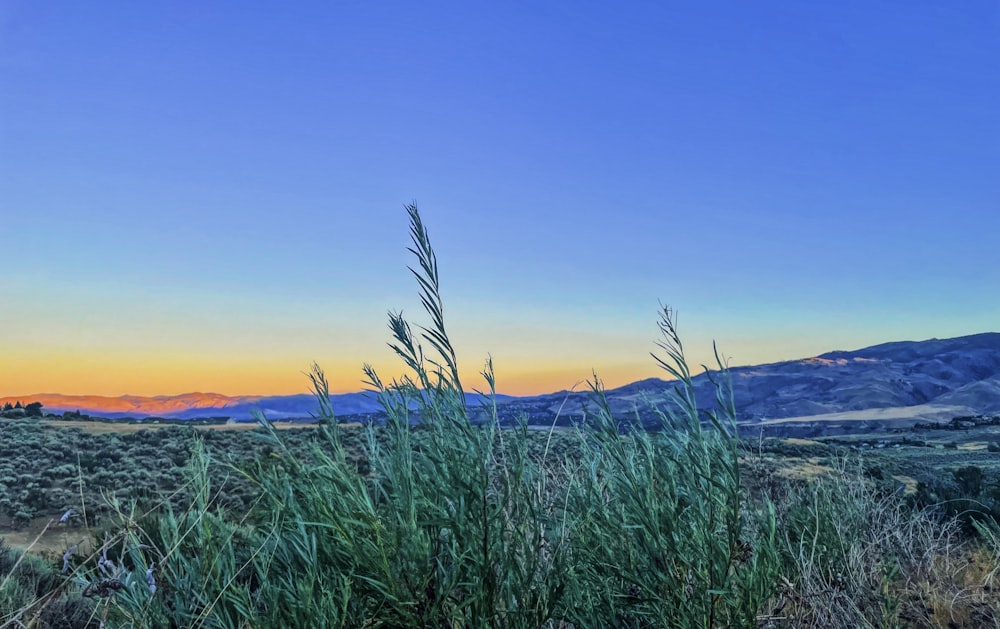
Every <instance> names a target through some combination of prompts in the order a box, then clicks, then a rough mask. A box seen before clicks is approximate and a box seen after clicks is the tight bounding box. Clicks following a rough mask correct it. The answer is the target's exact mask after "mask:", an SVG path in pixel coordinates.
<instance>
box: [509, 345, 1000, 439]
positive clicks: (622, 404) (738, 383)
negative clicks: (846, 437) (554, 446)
mask: <svg viewBox="0 0 1000 629" xmlns="http://www.w3.org/2000/svg"><path fill="white" fill-rule="evenodd" d="M730 373H731V375H732V381H733V394H734V398H735V402H736V408H737V413H738V416H739V419H740V420H741V421H744V422H761V421H767V420H774V419H787V418H803V419H807V418H821V417H822V416H824V415H830V414H836V413H844V412H849V411H873V410H876V409H890V408H891V409H905V408H912V409H913V413H912V417H913V418H915V419H920V418H936V416H937V415H938V414H940V415H942V416H946V415H954V414H970V415H972V414H983V413H998V412H1000V333H995V332H989V333H984V334H975V335H971V336H963V337H958V338H952V339H930V340H927V341H897V342H892V343H883V344H880V345H875V346H872V347H866V348H863V349H859V350H854V351H833V352H827V353H825V354H821V355H819V356H815V357H811V358H804V359H801V360H789V361H782V362H777V363H770V364H765V365H754V366H745V367H733V368H731V369H730ZM694 384H695V391H696V397H697V400H698V404H699V406H700V407H701V408H712V407H713V406H714V395H715V392H714V389H713V386H712V384H711V383H710V382H709V380H708V378H707V377H706V376H705V375H704V374H701V375H698V376H695V377H694ZM674 386H675V383H673V382H669V381H665V380H660V379H657V378H650V379H647V380H641V381H639V382H634V383H632V384H628V385H625V386H623V387H618V388H616V389H611V390H608V391H607V392H606V394H607V398H608V402H609V404H610V405H611V408H612V410H613V411H615V412H616V413H619V414H623V416H624V414H633V415H634V414H635V413H636V412H639V414H640V415H645V416H646V417H647V418H648V417H649V413H648V412H644V409H648V408H649V406H650V403H652V404H663V403H664V402H665V401H666V399H667V396H668V393H669V391H670V390H671V389H673V387H674ZM589 400H590V395H589V394H587V393H566V392H563V393H555V394H549V395H543V396H537V397H535V398H532V399H530V400H517V401H515V402H513V403H512V404H510V405H507V408H508V409H510V410H513V409H511V408H510V407H511V406H514V407H516V406H519V405H520V406H522V407H524V410H525V411H527V412H529V414H530V415H531V416H533V417H541V416H542V415H543V414H548V415H549V416H550V417H554V416H555V413H556V412H557V410H558V409H560V408H561V414H562V415H563V416H572V415H577V416H580V415H581V414H582V412H583V410H584V408H585V407H586V406H587V404H588V403H589ZM529 409H530V410H529ZM896 414H897V415H902V416H905V415H906V413H904V412H898V413H896Z"/></svg>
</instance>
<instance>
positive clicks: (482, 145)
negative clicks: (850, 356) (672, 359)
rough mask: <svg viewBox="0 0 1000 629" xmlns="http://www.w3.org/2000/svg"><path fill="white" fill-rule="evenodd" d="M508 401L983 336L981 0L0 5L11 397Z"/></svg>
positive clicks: (984, 63)
mask: <svg viewBox="0 0 1000 629" xmlns="http://www.w3.org/2000/svg"><path fill="white" fill-rule="evenodd" d="M412 200H416V202H417V203H418V205H419V207H420V209H421V213H422V216H423V218H424V220H425V222H426V224H427V225H428V229H429V231H430V236H431V239H432V242H433V244H434V246H435V248H436V250H437V254H438V259H439V263H440V268H441V274H442V282H443V294H444V300H445V308H446V313H445V314H446V320H447V324H448V326H449V328H450V331H451V334H452V337H453V339H454V341H455V344H456V346H457V348H458V351H459V359H460V362H461V364H462V365H463V368H464V370H466V371H467V372H468V373H469V375H468V376H467V377H466V378H465V380H466V383H468V384H471V385H472V386H482V385H481V380H479V379H477V378H475V377H474V374H475V373H476V372H478V370H479V369H480V368H481V366H482V363H483V361H484V360H485V358H486V356H487V355H488V354H492V356H493V359H494V363H495V366H496V369H497V373H498V388H499V389H500V390H501V391H502V392H506V393H512V394H527V393H541V392H547V391H555V390H560V389H565V388H569V387H572V386H573V385H574V384H575V383H577V382H578V381H580V380H583V379H585V378H587V377H588V376H589V375H590V373H591V371H592V370H596V371H597V373H598V374H599V375H600V376H601V377H602V378H603V379H604V380H605V382H606V384H607V385H608V386H615V385H620V384H625V383H627V382H629V381H633V380H637V379H640V378H645V377H651V376H658V375H661V374H660V373H659V372H658V371H657V369H656V367H655V365H654V363H653V361H652V360H651V359H650V358H649V355H648V353H649V351H650V350H652V349H654V341H655V340H656V338H657V335H656V325H655V324H656V315H657V311H658V308H659V306H658V304H659V302H661V301H662V302H663V303H666V304H670V305H671V306H673V307H675V308H676V309H677V310H678V311H679V312H680V331H681V333H682V335H683V337H684V339H685V343H686V346H687V348H688V350H689V354H690V356H691V358H692V361H693V362H695V363H701V362H707V361H708V360H709V358H710V356H711V343H712V340H713V339H715V340H717V341H718V343H719V345H720V348H721V349H722V351H723V352H724V354H725V355H726V356H729V357H731V360H732V363H733V364H737V365H738V364H753V363H760V362H773V361H778V360H784V359H792V358H801V357H806V356H812V355H815V354H818V353H822V352H825V351H828V350H833V349H856V348H859V347H863V346H866V345H871V344H875V343H879V342H884V341H890V340H921V339H926V338H931V337H938V338H944V337H950V336H959V335H964V334H972V333H977V332H986V331H1000V218H998V213H1000V4H998V3H997V2H995V1H994V0H970V1H969V2H961V3H952V2H940V1H934V2H927V1H922V0H905V1H904V0H898V1H885V2H872V1H870V0H858V1H851V0H846V1H842V2H753V3H748V2H676V3H675V2H578V1H574V2H568V1H559V2H547V1H542V2H531V3H507V2H477V1H472V2H458V1H455V2H434V1H429V2H384V1H380V0H369V1H362V0H343V1H323V2H320V1H317V2H292V3H247V2H211V3H204V2H126V1H106V2H105V1H101V2H69V1H58V0H53V1H46V2H29V1H27V0H23V1H18V0H0V237H2V242H3V247H2V251H0V396H4V395H27V394H31V393H41V392H53V393H66V394H96V395H121V394H126V393H128V394H136V395H152V394H175V393H182V392H189V391H204V392H207V391H212V392H217V393H224V394H283V393H299V392H303V391H304V390H305V389H306V385H307V382H306V379H305V377H304V376H303V375H302V372H303V371H304V370H307V369H308V368H309V365H310V363H311V362H312V361H314V360H315V361H318V362H319V363H320V364H321V365H323V366H324V367H325V368H326V370H327V371H328V373H329V375H330V376H331V380H332V384H333V387H334V388H335V389H336V390H337V391H355V390H359V389H361V388H362V384H361V380H362V373H361V366H362V364H363V363H364V362H371V363H373V364H374V365H375V366H376V367H377V368H378V369H379V371H380V372H382V373H383V375H384V376H385V377H392V376H395V375H398V374H400V373H401V368H400V366H399V363H398V361H396V360H395V359H394V358H393V356H392V355H391V352H390V351H389V350H388V349H387V348H386V345H385V343H386V341H387V340H388V337H389V334H388V330H387V329H386V312H387V311H388V310H390V309H402V310H403V311H404V313H406V314H407V315H408V316H410V317H411V318H412V319H413V320H414V321H415V322H416V323H420V322H424V321H425V320H426V319H425V318H424V317H423V316H422V313H421V312H420V308H419V301H418V299H417V287H416V285H415V283H414V282H413V281H412V279H411V278H410V277H409V275H408V272H407V271H406V265H407V264H410V263H411V260H410V256H409V254H408V253H407V252H406V247H407V245H408V244H409V243H408V234H407V222H406V213H405V211H404V210H403V204H404V203H407V202H410V201H412Z"/></svg>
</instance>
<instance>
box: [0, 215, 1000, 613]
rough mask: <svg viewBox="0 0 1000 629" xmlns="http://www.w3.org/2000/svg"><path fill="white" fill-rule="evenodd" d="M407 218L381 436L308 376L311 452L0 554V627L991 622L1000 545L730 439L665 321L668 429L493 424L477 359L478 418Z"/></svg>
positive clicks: (189, 482) (723, 413)
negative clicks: (418, 305)
mask: <svg viewBox="0 0 1000 629" xmlns="http://www.w3.org/2000/svg"><path fill="white" fill-rule="evenodd" d="M407 210H408V215H409V218H410V227H411V243H412V246H411V248H410V251H411V252H412V254H413V255H414V257H415V260H416V262H415V264H414V265H413V267H412V268H411V272H412V273H413V275H414V278H415V280H416V282H417V285H418V288H419V291H420V298H421V302H422V304H423V306H424V310H425V313H426V315H427V318H428V321H427V322H426V323H425V324H423V325H420V324H417V323H413V322H411V321H409V320H407V319H404V317H403V315H402V314H401V313H391V314H390V316H389V329H390V334H391V341H390V347H391V348H392V349H393V350H394V352H395V353H396V354H397V356H398V357H399V358H400V360H401V361H402V363H403V365H404V366H405V367H406V369H407V372H406V374H405V375H403V376H401V377H399V378H397V379H394V380H392V381H385V380H383V379H382V378H381V376H380V375H379V374H378V373H377V372H376V371H375V370H374V369H372V368H371V367H369V366H366V367H365V374H366V377H367V379H368V383H369V385H370V387H371V388H372V390H373V391H375V392H376V393H377V395H378V396H379V400H380V402H381V404H382V406H383V408H384V410H385V413H386V416H387V418H388V419H387V421H386V423H385V425H384V426H380V427H377V426H366V427H364V428H363V429H362V430H363V431H364V439H363V440H362V443H361V446H360V449H361V453H360V456H359V455H358V453H357V452H355V451H354V450H353V448H352V447H348V446H347V445H346V444H347V439H346V437H347V436H348V434H349V433H348V432H347V430H348V429H346V428H345V427H344V426H342V425H340V424H338V422H337V418H336V417H334V415H333V413H332V408H331V406H330V403H329V388H328V385H327V382H326V378H325V376H324V374H323V371H322V370H321V369H320V368H319V367H314V369H313V370H312V372H310V374H309V375H310V379H311V383H312V386H313V389H314V393H315V394H316V396H317V402H318V406H319V408H320V413H319V414H320V420H321V421H320V423H319V424H318V426H317V432H316V434H317V435H318V436H319V437H320V438H319V439H317V440H314V441H312V442H311V445H310V448H309V449H308V451H305V452H303V451H302V450H301V449H297V448H294V447H292V445H291V443H290V439H289V435H290V434H291V433H287V432H284V433H283V432H279V431H278V430H277V429H276V425H275V424H272V423H271V422H269V421H267V419H266V418H265V417H261V418H259V419H260V426H261V427H262V428H263V431H262V433H261V435H260V437H259V438H260V439H263V440H265V441H266V443H267V452H268V453H269V454H268V455H267V456H266V457H261V458H259V459H257V460H255V461H252V462H250V463H249V464H246V465H238V464H236V463H235V462H233V461H226V460H224V459H222V458H220V457H219V455H218V454H213V453H212V452H211V451H210V450H209V449H207V448H205V447H203V446H201V445H197V446H196V447H195V449H194V452H193V454H192V456H191V459H190V462H189V463H188V466H187V468H186V472H185V479H186V482H185V483H184V485H183V486H182V487H181V488H180V489H179V491H180V492H183V493H184V495H185V500H183V501H175V500H161V501H158V502H155V501H154V502H153V503H152V504H145V503H142V504H141V503H139V502H127V501H117V500H116V499H115V498H114V497H113V496H109V501H110V505H111V508H112V511H113V514H114V515H113V517H112V518H111V519H110V520H109V521H108V522H107V523H106V524H105V525H104V526H103V527H102V530H96V529H95V530H94V531H93V534H94V537H93V542H92V545H91V547H90V548H89V549H85V550H83V551H79V552H78V553H77V554H75V555H73V556H71V557H70V558H69V559H67V560H66V561H67V565H66V568H67V569H66V571H65V573H62V574H59V572H60V570H59V569H58V564H59V563H61V562H60V561H59V558H52V559H53V560H54V561H55V562H56V563H57V569H56V570H53V569H52V568H51V567H49V565H48V564H46V563H45V561H44V560H43V559H40V558H38V557H31V558H28V559H25V558H24V557H25V556H24V555H20V554H18V553H17V551H13V550H9V549H8V550H5V551H3V552H4V554H3V555H2V556H3V557H6V558H7V563H6V564H3V563H0V579H2V585H0V626H6V625H9V626H36V627H44V626H56V625H57V624H58V622H62V623H63V624H61V625H59V626H72V627H97V626H99V625H101V624H102V623H103V624H104V626H107V627H161V626H162V627H167V626H177V627H220V628H221V627H233V628H237V627H240V628H244V627H404V626H405V627H505V628H506V627H512V628H519V627H525V628H527V627H532V628H535V627H551V628H557V627H558V628H569V627H574V628H576V627H637V628H638V627H672V628H673V627H676V628H682V629H683V628H701V629H715V628H719V627H746V628H755V627H824V628H827V629H837V628H839V627H845V628H846V627H900V626H919V627H946V626H950V625H948V624H947V623H955V622H958V623H964V624H959V625H958V626H996V618H997V610H998V606H997V599H996V598H995V596H993V595H991V593H990V592H991V591H992V590H990V589H988V588H989V587H991V584H992V583H993V581H994V580H995V578H996V574H997V569H996V566H997V565H998V564H997V561H998V559H1000V551H997V550H996V549H997V548H1000V542H996V540H1000V529H995V528H990V525H989V524H988V523H987V524H983V525H982V526H981V527H980V529H979V530H980V533H979V534H980V536H981V537H982V539H984V540H986V541H985V542H984V543H978V544H977V543H972V542H969V541H968V540H964V541H963V538H962V537H961V530H960V529H959V526H958V524H957V522H956V521H955V520H953V519H947V518H944V517H942V516H941V515H939V514H937V513H934V512H932V511H928V510H921V509H914V508H912V507H911V506H910V505H909V504H908V502H907V501H906V500H905V499H904V497H903V496H902V495H900V494H898V493H896V492H895V484H894V483H890V484H889V486H888V487H887V486H886V485H885V484H879V483H876V482H873V480H872V479H871V478H870V476H869V475H868V474H867V473H866V471H865V469H864V468H863V467H862V466H861V465H860V464H859V462H858V460H856V459H844V458H835V459H834V460H833V461H828V460H823V461H821V460H820V459H813V460H810V459H806V460H804V461H803V465H802V466H800V467H801V470H802V474H801V475H800V476H799V477H797V478H795V479H788V478H784V477H783V476H782V474H781V469H780V466H775V465H773V460H771V459H768V458H767V457H766V456H765V453H764V452H763V449H758V450H757V451H754V450H752V449H749V448H747V447H745V445H744V444H743V443H741V442H740V441H739V439H738V438H737V437H736V432H735V417H736V415H735V408H734V407H733V401H732V389H731V385H730V383H729V378H728V371H727V368H726V365H725V363H724V362H723V361H722V360H717V364H716V368H715V370H714V371H713V372H712V378H713V381H714V382H715V384H716V391H717V399H716V405H715V406H714V408H711V409H703V408H699V407H698V406H697V404H696V403H695V398H694V395H693V388H692V385H691V372H690V371H689V368H688V365H687V361H686V359H685V355H684V348H683V345H682V343H681V339H680V336H679V334H678V331H677V326H676V317H675V314H674V312H673V311H672V310H671V309H669V308H666V307H664V308H663V309H662V311H661V313H660V320H659V328H660V332H661V341H660V343H659V344H658V351H657V352H656V354H655V355H654V358H655V359H656V361H657V363H658V364H659V365H660V366H661V367H663V368H664V369H665V370H666V371H667V373H668V374H669V375H670V376H671V377H673V378H674V379H675V381H676V383H677V386H676V387H675V389H674V391H673V393H672V394H671V396H670V397H669V398H668V399H667V401H666V403H665V404H664V405H662V406H661V407H660V408H657V409H656V413H657V416H658V417H659V420H660V426H659V429H658V430H655V431H647V430H644V429H642V428H641V427H640V424H639V422H638V421H636V420H635V418H630V417H620V416H615V415H614V414H613V413H612V412H611V410H610V408H609V405H608V403H607V400H606V398H605V396H604V391H603V387H602V385H601V382H600V380H599V378H597V376H596V375H595V377H594V378H593V380H592V381H591V382H590V387H591V404H590V406H589V407H588V409H587V412H586V414H585V416H584V418H583V420H582V422H581V423H579V424H578V425H577V426H575V427H574V428H572V429H570V430H563V431H558V432H557V431H555V430H551V431H547V432H546V431H540V430H537V429H529V428H528V427H527V425H526V424H521V425H517V426H514V427H513V428H505V427H501V425H500V422H499V421H498V418H497V413H496V407H495V405H494V404H493V403H492V402H491V400H492V399H493V398H492V397H491V396H492V395H493V394H494V391H493V389H494V382H495V376H494V371H493V365H492V361H491V360H489V359H487V360H486V362H485V365H484V367H483V370H482V373H481V375H482V376H483V379H484V381H485V383H486V386H485V387H484V389H485V399H486V400H487V401H486V403H485V407H484V409H482V410H484V412H479V411H480V410H481V409H469V408H467V406H466V401H465V395H464V391H465V387H464V385H463V383H462V381H461V380H460V378H459V374H460V371H459V366H458V358H457V355H456V353H455V351H454V349H453V347H452V344H451V341H450V339H449V336H448V333H447V329H446V327H445V310H444V304H443V301H442V299H441V296H440V295H441V292H440V276H439V273H438V265H437V259H436V256H435V255H434V251H433V248H432V247H431V244H430V238H429V234H428V231H427V229H426V227H425V226H424V224H423V222H422V220H421V217H420V215H419V213H418V212H417V209H416V207H415V206H409V207H408V208H407ZM473 411H476V412H475V413H473ZM473 416H475V417H482V416H485V418H486V419H485V421H482V422H477V423H474V422H473V421H472V419H471V417H473ZM356 431H357V429H353V432H354V434H353V435H351V436H352V439H354V438H355V437H356V436H357V432H356ZM784 445H785V446H786V447H796V448H798V447H808V448H813V447H825V446H817V445H816V444H814V443H807V444H804V443H786V444H784ZM220 468H221V469H223V470H225V471H226V472H227V473H229V474H231V475H233V476H239V477H240V478H241V479H243V482H245V483H249V484H251V485H252V487H253V488H254V490H255V492H254V493H255V496H256V498H255V500H254V501H253V502H252V503H251V504H248V505H246V506H245V507H240V508H237V507H234V506H232V505H229V504H228V503H226V502H225V492H226V489H225V488H224V486H220V485H219V484H218V483H217V481H216V480H215V479H217V478H218V477H219V476H218V474H217V473H215V472H216V471H217V470H219V469H220ZM970 478H971V477H970ZM966 480H969V479H966ZM969 482H971V480H969ZM227 505H228V506H227ZM84 594H87V595H88V596H86V597H84V596H83V595H84ZM57 621H58V622H57ZM5 623H6V625H5ZM990 623H993V624H990Z"/></svg>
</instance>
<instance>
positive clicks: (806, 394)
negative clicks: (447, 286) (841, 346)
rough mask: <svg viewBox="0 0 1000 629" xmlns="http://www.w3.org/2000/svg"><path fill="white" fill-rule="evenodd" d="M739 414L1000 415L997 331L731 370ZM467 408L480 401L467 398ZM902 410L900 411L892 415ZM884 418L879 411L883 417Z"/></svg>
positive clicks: (511, 406) (138, 405)
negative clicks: (892, 411)
mask: <svg viewBox="0 0 1000 629" xmlns="http://www.w3.org/2000/svg"><path fill="white" fill-rule="evenodd" d="M730 371H731V374H732V378H733V389H734V396H735V400H736V407H737V411H738V413H739V418H740V420H741V421H746V422H766V421H771V420H780V419H788V418H802V419H808V418H822V417H823V416H830V415H836V414H838V413H839V414H843V413H858V412H864V411H872V412H873V413H874V411H877V410H884V409H897V410H896V411H895V415H898V416H904V417H905V416H907V413H906V410H905V409H912V413H911V415H912V417H913V418H916V419H920V418H935V417H936V416H937V415H940V416H942V417H946V416H948V415H955V414H984V413H988V414H993V413H1000V333H996V332H988V333H983V334H974V335H971V336H962V337H957V338H952V339H930V340H926V341H895V342H890V343H883V344H880V345H874V346H872V347H866V348H863V349H859V350H853V351H832V352H827V353H825V354H821V355H819V356H814V357H811V358H804V359H800V360H789V361H783V362H777V363H770V364H766V365H754V366H746V367H733V368H732V369H731V370H730ZM694 382H695V390H696V394H697V398H698V402H699V405H700V406H701V407H703V408H708V407H711V406H712V405H713V404H714V390H713V388H712V385H711V383H710V382H709V381H708V378H707V377H706V376H705V375H704V374H702V375H698V376H696V377H695V378H694ZM674 386H675V384H674V383H673V382H669V381H665V380H660V379H658V378H649V379H646V380H640V381H638V382H633V383H631V384H627V385H625V386H622V387H618V388H615V389H611V390H609V391H607V397H608V401H609V403H610V405H611V408H612V410H614V411H615V412H617V413H621V414H623V415H624V414H630V415H634V414H635V413H636V412H639V414H640V415H644V416H646V417H649V412H648V409H649V408H650V404H662V403H663V402H665V401H666V398H667V395H668V393H669V391H670V390H671V389H673V387H674ZM331 399H332V402H333V409H334V412H335V413H336V414H337V415H341V416H346V415H357V414H369V413H378V412H380V411H381V407H380V405H379V404H378V401H377V400H376V399H375V396H374V394H371V393H345V394H340V395H334V396H332V397H331ZM468 399H469V401H470V402H471V403H475V402H476V401H478V400H479V399H480V397H479V396H478V395H474V394H470V395H469V397H468ZM18 400H19V401H21V402H22V403H24V404H27V403H28V402H35V401H37V402H41V403H42V404H43V405H44V408H45V410H47V411H50V412H65V411H76V410H80V411H82V412H84V413H87V414H90V415H95V416H101V417H110V418H120V417H149V416H158V417H166V418H175V419H190V418H194V417H210V416H212V417H220V416H221V417H232V418H234V419H240V420H245V419H250V418H251V416H252V413H253V411H255V410H261V411H263V412H264V413H265V414H266V415H267V416H268V417H271V418H273V419H288V418H307V417H310V416H311V415H312V414H313V413H315V412H316V411H317V405H316V400H315V399H314V398H313V396H311V395H307V394H300V395H288V396H225V395H219V394H215V393H189V394H184V395H176V396H156V397H142V396H131V395H127V396H121V397H100V396H71V395H59V394H40V395H25V396H11V397H3V398H0V404H4V403H7V402H11V403H14V402H15V401H18ZM497 401H498V403H499V406H500V408H501V415H502V417H503V418H505V419H515V418H517V417H522V416H526V417H528V418H529V420H531V421H532V422H536V423H540V422H550V421H552V420H553V419H555V418H556V417H557V414H558V415H559V417H561V418H563V419H566V420H567V421H572V420H573V418H579V417H581V416H582V413H583V412H584V409H585V408H586V407H587V405H588V404H590V403H591V402H592V400H591V396H590V394H589V393H586V392H565V391H564V392H560V393H549V394H544V395H537V396H531V397H511V396H498V400H497ZM899 409H902V410H899ZM883 414H884V413H883Z"/></svg>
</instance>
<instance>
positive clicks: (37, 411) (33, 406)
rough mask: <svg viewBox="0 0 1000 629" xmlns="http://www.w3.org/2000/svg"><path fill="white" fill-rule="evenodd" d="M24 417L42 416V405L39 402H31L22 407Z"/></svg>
mask: <svg viewBox="0 0 1000 629" xmlns="http://www.w3.org/2000/svg"><path fill="white" fill-rule="evenodd" d="M24 412H25V415H27V416H28V417H41V416H42V403H41V402H31V403H30V404H28V405H27V406H25V407H24Z"/></svg>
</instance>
